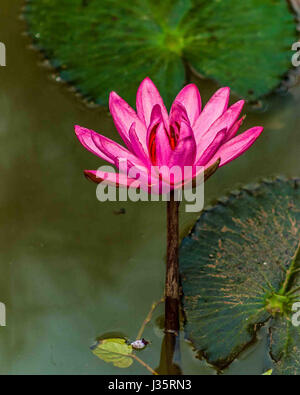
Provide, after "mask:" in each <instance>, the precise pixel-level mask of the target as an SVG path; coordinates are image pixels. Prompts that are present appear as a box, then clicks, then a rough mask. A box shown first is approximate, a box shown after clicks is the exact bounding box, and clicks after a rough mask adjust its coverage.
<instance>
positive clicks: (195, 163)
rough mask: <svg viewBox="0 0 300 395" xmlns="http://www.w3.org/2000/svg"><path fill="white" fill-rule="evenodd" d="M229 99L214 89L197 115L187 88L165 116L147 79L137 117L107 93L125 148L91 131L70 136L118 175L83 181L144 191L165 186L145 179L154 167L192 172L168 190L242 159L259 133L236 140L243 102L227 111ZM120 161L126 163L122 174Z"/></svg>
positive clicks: (157, 178) (92, 174)
mask: <svg viewBox="0 0 300 395" xmlns="http://www.w3.org/2000/svg"><path fill="white" fill-rule="evenodd" d="M229 95H230V89H229V88H228V87H225V88H221V89H219V90H218V91H217V92H216V93H215V94H214V95H213V96H212V97H211V99H210V100H209V101H208V103H207V104H206V105H205V106H204V108H203V110H201V97H200V94H199V91H198V88H197V87H196V85H194V84H190V85H187V86H185V87H184V88H183V89H182V90H181V91H180V92H179V94H178V95H177V97H176V99H175V101H174V103H173V104H172V107H171V110H170V113H168V112H167V109H166V107H165V105H164V103H163V100H162V98H161V96H160V94H159V92H158V90H157V88H156V87H155V85H154V84H153V82H152V81H151V80H150V79H149V78H146V79H145V80H144V81H143V82H142V83H141V85H140V87H139V89H138V92H137V99H136V111H135V110H134V109H133V108H132V107H130V106H129V105H128V104H127V103H126V102H125V101H124V100H123V99H122V98H121V97H120V96H118V94H117V93H115V92H111V94H110V98H109V109H110V112H111V114H112V117H113V120H114V123H115V126H116V128H117V130H118V132H119V134H120V136H121V137H122V139H123V141H124V143H125V145H126V148H125V147H124V146H122V145H120V144H118V143H116V142H114V141H112V140H110V139H109V138H107V137H105V136H103V135H101V134H98V133H96V132H94V131H93V130H89V129H85V128H83V127H80V126H75V131H76V135H77V137H78V139H79V141H80V142H81V144H82V145H83V146H84V147H85V148H86V149H88V150H89V151H91V152H92V153H93V154H95V155H97V156H99V157H100V158H102V159H104V160H105V161H107V162H109V163H111V164H113V165H115V166H116V167H117V168H118V169H119V173H115V172H102V171H101V170H85V175H86V176H87V177H88V178H90V179H91V180H93V181H95V182H98V183H100V182H102V181H105V182H106V183H107V184H112V185H116V186H124V187H129V186H136V187H138V183H136V179H137V177H138V178H139V180H142V181H141V183H142V185H141V187H143V188H145V189H147V188H150V187H153V185H160V183H161V182H165V180H164V179H163V177H164V174H163V172H160V171H158V172H156V173H154V175H153V173H150V169H151V168H153V166H156V168H160V167H167V168H172V167H173V166H179V167H180V168H182V169H183V168H184V167H191V168H192V172H191V173H190V175H189V177H188V178H189V179H186V178H185V179H184V180H183V181H182V182H178V180H177V181H176V180H175V181H174V180H173V181H172V183H171V184H172V185H171V188H173V189H175V188H177V187H179V186H181V185H182V183H184V182H187V181H190V179H193V178H195V177H196V176H197V172H198V170H197V169H198V168H199V167H202V169H204V170H205V172H206V173H207V176H209V175H210V174H211V173H212V172H214V171H215V170H216V168H217V167H221V166H224V165H226V164H227V163H229V162H231V161H232V160H234V159H236V158H237V157H239V156H240V155H242V154H243V153H244V152H245V151H246V150H248V149H249V148H250V147H251V145H252V144H253V143H254V142H255V140H256V139H257V138H258V137H259V135H260V134H261V133H262V131H263V128H262V127H260V126H257V127H253V128H251V129H249V130H247V131H245V132H244V133H242V134H239V135H236V134H237V132H238V130H239V128H240V126H241V124H242V122H243V119H244V117H242V118H240V114H241V111H242V108H243V105H244V101H243V100H240V101H238V102H236V103H235V104H233V105H232V106H230V107H229V108H228V102H229ZM123 160H126V162H127V167H126V170H125V171H123V170H122V168H121V164H122V161H123ZM133 167H134V168H135V169H138V175H137V177H135V176H132V175H130V172H129V170H130V169H131V168H133ZM128 169H129V170H128ZM202 171H203V170H202ZM206 173H205V174H206ZM162 179H163V180H162ZM158 191H161V188H160V187H158Z"/></svg>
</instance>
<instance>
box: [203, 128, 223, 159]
mask: <svg viewBox="0 0 300 395" xmlns="http://www.w3.org/2000/svg"><path fill="white" fill-rule="evenodd" d="M226 134H227V129H222V130H221V131H220V132H218V133H217V135H216V137H215V138H214V140H213V141H212V142H211V144H210V145H209V146H208V147H207V148H206V150H205V151H204V153H203V154H202V155H201V157H200V159H199V160H198V162H197V163H196V166H205V165H206V164H207V163H208V161H209V160H210V159H211V158H212V157H213V156H214V155H215V153H216V152H217V150H218V149H219V148H220V146H221V145H222V143H223V142H224V140H225V138H226Z"/></svg>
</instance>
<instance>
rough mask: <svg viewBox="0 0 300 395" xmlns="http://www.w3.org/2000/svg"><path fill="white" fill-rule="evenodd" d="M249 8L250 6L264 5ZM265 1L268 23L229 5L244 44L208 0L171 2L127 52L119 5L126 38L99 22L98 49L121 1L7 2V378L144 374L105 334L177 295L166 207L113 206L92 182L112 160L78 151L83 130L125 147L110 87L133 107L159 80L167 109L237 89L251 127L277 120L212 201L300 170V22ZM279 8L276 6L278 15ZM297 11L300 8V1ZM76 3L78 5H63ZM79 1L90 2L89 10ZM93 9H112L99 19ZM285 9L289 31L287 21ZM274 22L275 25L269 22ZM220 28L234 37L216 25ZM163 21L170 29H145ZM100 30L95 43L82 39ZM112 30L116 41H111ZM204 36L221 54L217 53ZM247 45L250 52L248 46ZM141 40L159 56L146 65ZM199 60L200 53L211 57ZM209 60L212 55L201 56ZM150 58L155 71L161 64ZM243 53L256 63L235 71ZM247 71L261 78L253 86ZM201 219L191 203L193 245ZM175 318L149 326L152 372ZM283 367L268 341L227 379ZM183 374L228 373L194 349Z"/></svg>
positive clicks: (2, 248) (2, 262) (0, 356)
mask: <svg viewBox="0 0 300 395" xmlns="http://www.w3.org/2000/svg"><path fill="white" fill-rule="evenodd" d="M51 3H52V4H51ZM71 3H72V4H73V5H75V6H76V7H77V8H76V7H75V9H73V8H72V7H71ZM79 3H80V4H79ZM96 3H98V4H96ZM139 3H140V4H139ZM143 3H144V1H141V2H138V1H134V2H133V3H132V5H131V9H130V10H128V17H129V16H130V15H131V13H132V12H133V11H134V12H136V13H137V15H140V14H139V12H140V11H139V9H138V6H139V7H142V6H143V5H144V4H143ZM211 3H213V2H211ZM221 3H222V4H223V3H226V2H223V1H222V2H221ZM227 3H228V2H227ZM245 3H247V7H248V8H247V10H248V11H249V10H250V9H251V10H252V9H253V7H254V6H255V5H256V4H257V1H254V2H251V1H249V4H248V0H247V2H245ZM252 3H253V4H252ZM263 3H264V2H261V3H260V4H263ZM265 3H266V6H265V8H266V10H265V9H264V7H262V8H261V9H259V10H257V9H256V12H258V14H259V15H258V16H257V17H256V19H255V20H254V19H251V17H249V14H247V13H246V14H242V15H243V18H242V19H241V17H239V14H232V13H231V12H230V9H228V5H229V4H227V14H226V15H227V20H228V21H230V20H231V19H237V20H241V21H242V20H244V19H247V20H248V21H249V25H250V28H251V29H250V31H249V32H247V31H246V30H245V32H244V35H243V34H241V31H242V30H241V29H242V26H244V24H242V22H241V25H240V26H237V28H236V30H233V27H231V28H230V29H231V30H230V31H228V29H227V27H226V26H228V25H227V24H226V23H225V21H224V24H223V25H222V24H219V23H218V19H216V20H215V21H211V19H210V18H211V10H210V8H207V10H206V9H205V2H204V1H198V2H197V1H196V2H195V4H193V5H192V6H191V9H186V8H185V7H186V4H185V2H182V1H181V2H178V4H179V5H178V9H176V10H175V11H174V12H173V13H172V15H173V16H172V18H171V17H170V16H169V14H168V12H169V11H170V6H169V4H168V1H166V5H168V6H169V7H165V8H166V9H165V8H164V7H162V10H161V14H159V15H158V16H157V14H155V17H154V19H153V21H154V22H155V23H156V21H157V20H161V21H164V23H163V24H162V27H160V26H159V25H157V26H156V25H155V23H154V22H153V21H151V18H150V22H149V15H148V14H145V15H142V16H143V18H142V16H141V15H140V19H141V20H144V21H145V23H146V25H147V26H146V27H145V26H144V27H142V28H140V27H139V26H140V23H141V20H140V19H138V18H137V19H136V20H135V23H134V25H133V27H129V30H130V29H131V32H132V31H134V32H137V36H136V37H134V39H132V42H131V43H130V44H128V45H129V47H128V51H127V52H126V50H125V49H126V48H127V47H126V45H127V41H126V40H127V39H126V37H127V36H125V39H124V40H123V42H124V45H125V49H124V50H121V49H120V48H121V47H120V42H117V43H116V41H119V40H120V34H121V33H122V32H123V33H124V34H127V35H128V34H129V33H130V32H128V31H123V30H122V29H123V24H124V25H126V23H125V22H126V19H125V22H122V24H121V25H120V26H121V27H120V29H119V25H118V24H117V23H116V22H118V20H119V19H118V18H120V17H119V14H114V13H113V12H112V14H111V15H110V18H111V19H109V16H107V18H108V21H107V20H105V23H104V27H105V24H107V26H108V27H110V26H112V24H115V30H114V32H115V33H116V31H118V35H117V37H116V38H114V37H113V36H112V35H109V34H107V35H105V36H101V34H102V33H101V32H102V30H101V29H104V27H101V29H100V30H99V32H98V34H99V37H96V38H97V40H96V38H95V34H94V32H93V30H91V29H93V28H94V27H93V26H95V24H96V23H98V24H99V20H98V21H97V20H91V19H90V18H91V17H90V13H91V14H93V15H94V18H99V15H102V14H103V15H106V13H107V11H108V10H107V9H105V8H103V7H104V6H105V5H107V1H106V2H103V3H102V5H101V6H100V5H99V4H100V3H99V2H98V1H96V0H90V1H88V0H87V1H86V2H84V1H82V2H79V1H74V2H70V1H69V2H66V1H60V2H57V1H53V2H51V1H47V2H46V1H33V0H32V1H30V2H28V3H27V8H25V9H24V5H25V4H24V1H22V0H15V1H13V2H12V1H10V0H2V1H1V6H0V20H1V28H0V41H1V42H3V43H5V45H6V49H7V54H6V56H7V59H6V61H7V66H6V67H0V141H1V155H0V169H1V175H2V188H1V191H0V205H1V206H0V207H1V210H0V216H1V227H0V234H1V237H0V254H1V259H0V273H1V275H0V301H1V302H3V303H5V304H6V307H7V326H6V327H0V348H1V353H0V373H1V374H42V373H44V374H118V373H124V374H144V373H146V371H145V370H144V368H143V367H142V366H140V365H138V364H136V363H134V364H133V365H132V366H131V367H130V368H128V369H127V370H124V371H120V369H118V368H115V367H113V366H112V365H110V364H105V363H104V362H103V361H101V360H99V359H97V358H96V357H95V356H94V355H93V354H92V353H91V351H90V350H89V347H90V346H91V345H92V344H93V343H94V341H95V339H96V338H97V337H98V336H101V335H103V334H105V333H107V332H115V333H119V334H123V335H124V336H127V337H128V338H130V339H134V338H135V336H136V334H137V332H138V330H139V327H140V325H141V323H142V321H143V320H144V318H145V317H146V315H147V313H148V310H149V308H150V306H151V303H152V302H153V301H155V300H159V299H160V298H161V296H162V294H163V287H164V259H165V238H166V232H165V228H166V226H165V222H166V219H165V204H164V203H163V202H157V203H156V202H155V203H146V202H137V203H132V202H120V203H119V202H115V203H112V202H107V203H100V202H98V201H97V199H96V186H95V185H94V184H92V183H90V182H88V181H87V180H86V179H85V178H84V176H83V170H84V169H97V168H98V167H99V166H100V165H101V164H103V162H102V161H101V160H100V159H99V158H97V157H96V156H93V155H92V154H90V153H89V152H87V151H86V150H84V149H83V147H82V146H80V144H79V143H78V141H77V140H76V138H75V135H74V131H73V126H74V125H75V124H79V125H82V126H85V127H88V128H91V129H94V130H96V131H98V132H101V133H103V134H105V135H106V136H108V137H110V138H112V139H114V140H117V141H120V140H118V139H119V136H118V134H117V132H116V130H115V128H114V125H113V122H112V118H111V116H110V115H109V113H108V109H107V107H106V102H105V100H107V98H108V94H109V90H112V89H115V90H117V91H119V90H118V86H116V85H119V87H120V91H119V93H121V94H122V95H123V97H124V98H125V99H128V100H129V101H132V100H133V98H132V95H133V93H132V92H135V91H136V89H137V87H138V82H139V81H140V80H141V79H142V78H144V77H146V74H148V73H150V74H151V75H149V76H150V77H151V78H152V79H153V81H154V82H155V83H156V84H157V86H158V88H159V89H161V91H162V94H163V95H165V96H166V100H167V101H169V100H170V98H171V97H175V95H176V92H177V91H178V88H180V86H182V85H183V84H184V82H185V81H193V82H195V83H196V84H197V85H198V87H199V89H200V92H201V96H202V100H203V102H204V103H205V102H206V101H207V100H208V99H209V97H210V96H211V95H212V94H213V92H214V91H215V90H216V89H217V88H218V87H219V86H220V85H221V84H228V85H230V86H233V87H234V89H233V94H232V96H231V100H232V101H236V100H237V99H238V98H239V97H241V96H242V97H246V99H247V100H248V104H247V105H246V107H245V110H244V111H245V113H247V118H246V120H245V123H244V124H243V130H246V129H247V128H249V127H250V126H253V125H263V126H264V127H265V131H264V133H263V135H262V136H261V137H260V139H259V141H258V143H257V144H255V145H254V146H253V147H252V148H251V150H250V151H249V152H247V153H246V154H245V155H243V156H242V157H241V158H240V159H239V160H237V161H234V162H232V163H231V164H230V165H228V166H226V167H225V168H222V169H221V170H220V171H218V172H217V173H216V174H215V175H214V177H212V178H211V179H210V180H209V181H208V182H207V184H206V194H205V196H206V198H205V200H206V204H209V203H211V202H212V201H213V200H214V199H216V198H218V197H220V196H222V195H224V194H226V193H227V192H228V191H229V190H232V189H235V188H237V187H239V186H241V185H244V184H247V183H249V182H253V181H256V180H259V179H261V178H263V177H270V176H272V175H277V174H284V175H286V176H299V175H300V162H299V155H300V133H299V120H300V114H299V104H300V84H299V77H298V74H297V69H295V68H294V67H293V66H292V64H291V58H292V55H293V51H291V46H292V44H293V43H294V42H295V41H297V21H296V18H297V15H296V13H295V12H294V11H292V8H291V6H290V4H288V3H287V2H286V1H284V0H281V1H273V2H270V1H266V2H265ZM270 3H273V6H274V7H275V8H274V13H273V14H272V13H271V14H270V12H269V11H270V8H268V7H269V5H270ZM103 4H104V5H103ZM293 4H294V6H295V7H296V6H297V2H295V1H294V2H293ZM112 5H113V7H112V10H113V11H114V10H115V9H117V10H118V2H117V1H115V0H113V1H112ZM277 5H278V7H279V8H276V7H277ZM67 6H70V7H71V8H69V9H66V8H64V7H67ZM79 6H80V7H81V6H82V7H84V8H87V9H88V8H89V7H92V9H91V11H89V12H87V13H85V12H83V11H82V10H81V9H79V8H78V7H79ZM201 6H202V7H204V10H205V13H204V14H203V15H202V14H201V13H200V10H201ZM60 7H61V8H60ZM93 7H95V9H96V8H97V9H98V8H99V9H100V11H101V12H100V11H99V15H98V14H97V13H95V11H94V10H93ZM180 7H181V8H180ZM215 7H217V4H215ZM299 7H300V6H299ZM195 9H196V10H198V11H199V13H200V14H199V20H200V21H201V18H203V20H206V21H207V28H205V26H204V27H202V28H201V31H200V32H198V31H197V21H199V20H191V22H190V23H187V22H186V21H189V20H190V19H189V18H191V17H190V16H189V15H190V14H189V12H192V13H195ZM282 10H284V13H283V12H282ZM92 11H93V13H92ZM150 11H151V10H150ZM150 11H149V12H150ZM244 11H245V10H244ZM244 11H243V10H240V9H239V10H236V12H237V13H238V12H244ZM248 11H247V12H248ZM67 12H68V13H69V14H68V13H67ZM72 12H74V14H72ZM114 12H115V11H114ZM224 12H225V8H224V9H223V8H222V9H220V10H219V11H217V12H216V17H218V18H221V17H222V16H223V15H224ZM249 12H250V11H249ZM79 15H80V17H79ZM166 15H167V16H166ZM178 15H179V16H180V17H179V16H178ZM278 15H281V22H282V25H280V26H279V27H278V26H277V25H278V24H277V22H278V21H277V19H276V18H277V16H278ZM68 16H70V18H68ZM126 17H127V16H126ZM271 17H273V18H274V20H272V18H271ZM80 18H83V20H84V21H85V23H86V24H85V25H84V26H82V24H83V20H82V19H80ZM157 18H158V19H157ZM205 18H206V19H205ZM69 19H70V20H71V22H70V21H69ZM223 19H224V18H223ZM55 20H56V21H57V29H55V23H54V22H53V21H55ZM261 20H263V21H266V22H265V23H266V26H267V29H265V30H264V24H262V25H261V24H260V23H261ZM208 21H209V23H208ZM251 21H253V25H251V24H252V22H251ZM255 21H256V22H255ZM254 22H255V23H257V25H255V24H254ZM76 23H77V24H78V26H79V25H80V27H79V28H78V34H77V35H76V34H75V33H74V32H75V31H77V30H76V29H75V30H74V31H72V29H73V28H74V26H73V24H74V25H76ZM272 23H273V24H272ZM216 26H217V27H218V26H220V27H221V28H220V30H218V29H217V28H215V29H216V30H214V27H216ZM257 26H259V27H260V29H258V28H257ZM275 26H277V27H276V28H275ZM150 28H151V29H153V31H155V32H156V35H155V34H153V35H150V36H147V34H150V33H149V31H150V30H149V29H150ZM243 28H244V27H243ZM118 29H119V30H118ZM138 29H140V30H138ZM28 32H30V34H28ZM254 32H255V34H256V39H255V40H253V41H252V43H251V46H250V47H251V48H254V47H255V46H256V49H255V51H254V49H253V52H251V53H250V52H249V50H248V49H247V48H248V45H250V43H249V42H248V41H249V40H248V38H251V37H252V36H253V34H254ZM52 35H53V36H52ZM143 35H146V37H147V39H146V40H145V39H144V36H143ZM87 36H90V37H91V39H92V41H84V42H82V41H81V40H83V39H84V38H85V37H87ZM60 37H61V40H59V39H58V38H60ZM101 37H102V38H103V40H104V42H103V43H102V42H101V43H99V40H101ZM130 37H132V36H130ZM260 37H262V41H260ZM278 37H281V39H279V38H278ZM223 38H224V40H223ZM275 38H278V40H277V41H276V40H275ZM105 40H106V41H105ZM157 40H158V41H157ZM205 40H206V41H207V42H208V43H209V42H210V43H215V45H216V46H215V47H214V48H211V47H210V45H207V46H205V45H204V44H202V41H205ZM243 41H244V50H245V51H246V54H247V56H246V55H245V52H243V51H241V46H242V44H241V42H243ZM246 41H247V42H246ZM157 42H158V43H160V47H159V48H158V46H157ZM219 42H220V44H219ZM222 42H223V43H224V47H222V45H221V43H222ZM262 42H264V43H265V50H264V47H263V46H262ZM33 43H34V45H33ZM268 43H270V45H269V44H268ZM98 44H99V46H98ZM225 44H226V45H225ZM141 46H142V48H145V53H147V56H146V55H145V59H144V60H145V62H146V63H145V64H144V63H143V62H142V60H143V56H144V52H143V51H142V50H141ZM37 47H38V48H39V49H42V50H43V51H42V52H41V51H37ZM250 47H249V48H250ZM67 48H69V52H68V50H67ZM105 48H106V51H105ZM153 48H154V49H153ZM164 48H167V52H166V54H165V52H164ZM101 51H102V52H101ZM122 51H124V53H126V56H129V55H130V54H131V56H132V53H134V54H135V58H134V59H132V58H131V57H130V62H129V60H128V59H127V58H125V61H126V62H127V63H126V67H125V66H124V65H123V62H124V57H123V52H122ZM131 51H132V52H131ZM80 53H82V54H83V55H82V57H80ZM194 53H198V55H197V59H196V58H195V56H194ZM112 54H115V58H114V57H113V55H112ZM218 54H219V55H221V56H220V57H219V58H218V56H219V55H218ZM225 55H226V56H225ZM45 56H46V57H48V60H46V58H45ZM60 56H61V57H60ZM93 56H94V63H93ZM198 58H199V59H198ZM201 58H203V59H204V58H205V59H208V60H209V61H208V60H207V61H203V62H202V60H201ZM217 58H218V59H217ZM228 58H230V59H229V60H228ZM109 59H111V62H110V61H109ZM120 59H121V60H120ZM151 59H153V62H152V63H155V67H154V68H152V67H150V65H149V64H150V63H151ZM161 59H165V60H166V63H165V64H166V66H163V70H161V69H160V68H159V67H158V64H160V65H161V64H162V60H161ZM234 59H240V61H241V62H242V63H241V64H237V65H236V66H234V63H235V62H234ZM154 60H155V61H154ZM114 62H115V63H114ZM135 62H136V63H137V69H135ZM121 63H122V64H121ZM174 64H175V65H176V67H175V66H174ZM246 65H248V66H246ZM53 66H55V67H56V68H55V69H54V68H53ZM114 66H115V68H114ZM152 66H153V65H152ZM124 67H125V68H124ZM245 68H246V69H247V70H248V72H247V70H245ZM109 69H110V70H111V75H109V72H108V70H109ZM125 69H126V70H129V71H124V70H125ZM219 69H220V71H218V70H219ZM96 71H97V73H98V76H97V78H96ZM246 72H247V73H248V76H249V81H245V79H247V75H245V73H246ZM124 73H125V74H124ZM142 74H144V75H142ZM116 75H118V79H116V78H117V77H116ZM255 76H256V77H257V81H256V80H255ZM84 81H86V82H84ZM110 85H111V89H110V88H109V87H110ZM127 90H128V97H127V93H126V92H127ZM105 98H106V99H105ZM100 104H101V105H100ZM198 216H199V214H197V213H196V214H193V213H185V212H184V210H182V212H181V213H180V221H181V234H182V236H183V235H185V234H186V233H187V231H188V230H189V229H190V227H191V226H192V225H193V223H194V222H195V220H196V218H197V217H198ZM162 312H163V311H162V309H158V311H157V312H156V313H155V317H154V320H153V322H152V323H151V324H150V325H149V326H148V328H147V330H146V333H145V337H146V338H147V339H149V340H151V342H152V345H151V347H148V348H147V350H145V351H144V353H143V359H144V360H145V361H146V362H147V363H148V364H149V365H150V366H152V367H153V368H155V367H157V366H158V365H159V361H160V355H161V343H162V337H163V332H162V330H161V329H160V325H159V322H160V319H159V318H160V316H161V314H162ZM269 367H270V360H269V357H268V354H267V352H266V338H265V336H264V332H262V333H261V335H260V338H259V339H258V341H257V342H256V343H255V344H254V345H253V346H252V347H251V348H250V349H248V350H247V351H246V352H245V353H243V354H242V355H241V357H240V358H239V359H238V360H236V361H235V362H234V363H233V364H232V365H231V366H230V368H229V369H227V370H226V371H225V374H236V373H240V374H242V373H243V374H261V373H262V372H264V371H265V370H267V369H268V368H269ZM181 369H182V371H183V373H185V374H216V372H215V371H214V370H213V369H212V368H210V367H208V366H207V365H206V364H205V362H204V361H199V360H198V359H196V358H195V356H194V354H193V350H192V348H191V346H190V345H189V344H188V343H186V342H184V341H183V340H182V360H181Z"/></svg>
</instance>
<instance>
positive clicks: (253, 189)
mask: <svg viewBox="0 0 300 395" xmlns="http://www.w3.org/2000/svg"><path fill="white" fill-rule="evenodd" d="M275 182H291V183H294V189H297V188H300V177H298V176H294V177H287V176H285V175H277V176H270V177H264V178H261V179H258V180H257V181H255V182H253V183H248V184H246V185H244V186H238V187H237V188H236V189H234V190H231V191H228V192H227V193H226V194H224V195H223V196H222V197H220V198H218V199H213V200H212V201H211V203H210V204H208V205H207V206H206V207H205V208H204V209H203V210H202V212H201V214H200V215H199V216H198V217H197V219H196V221H195V224H194V225H193V226H192V227H191V228H190V230H189V231H188V232H187V233H186V234H185V235H183V236H182V237H181V241H182V240H183V239H184V238H186V237H190V236H192V234H193V233H194V231H195V229H196V226H197V223H198V221H199V219H200V218H201V216H202V215H204V214H205V213H209V212H212V211H213V210H214V209H215V207H216V206H217V205H223V206H227V205H228V203H229V200H230V198H236V197H239V196H240V195H241V194H242V193H243V192H246V193H248V194H250V195H251V196H255V194H256V193H257V192H258V191H259V188H260V186H261V185H262V184H265V185H268V184H273V183H275ZM180 282H181V279H180ZM180 298H181V314H182V324H183V328H184V327H185V324H186V322H187V318H186V314H185V311H184V309H183V298H184V294H183V290H182V286H180ZM271 320H272V316H269V317H268V318H267V319H266V320H264V321H262V322H259V323H257V324H255V325H250V326H249V328H248V330H249V331H250V333H251V335H252V338H251V340H250V341H249V342H248V343H247V344H245V345H244V346H243V347H240V348H239V349H238V350H236V351H234V352H233V353H232V354H231V355H230V356H229V357H228V358H226V359H222V360H221V359H220V360H219V361H218V362H217V363H214V364H212V363H210V362H209V358H208V356H207V354H206V352H205V350H200V351H199V350H197V349H196V347H195V346H194V345H193V339H192V338H191V337H189V336H188V335H187V334H186V333H185V332H184V336H185V341H186V342H188V343H189V344H190V346H191V348H192V350H193V352H194V353H195V357H196V358H198V359H200V360H203V359H204V360H205V361H206V363H207V364H208V365H209V366H211V367H212V368H214V369H215V370H216V371H217V372H218V373H222V371H223V370H224V369H226V368H228V367H229V366H230V365H231V363H232V362H234V360H236V359H237V358H238V357H239V356H240V355H241V354H242V353H243V352H244V351H246V350H247V349H248V348H249V347H251V346H252V345H254V344H255V343H256V341H257V334H258V332H259V330H260V329H261V328H262V327H263V326H265V325H266V324H267V323H268V322H270V321H271ZM268 333H269V334H268V336H269V346H268V354H269V356H270V358H271V360H272V362H273V363H274V366H273V371H274V367H275V366H276V363H277V362H278V361H277V360H276V359H275V358H274V357H273V355H272V352H271V347H270V345H271V344H270V336H271V330H270V328H269V331H268Z"/></svg>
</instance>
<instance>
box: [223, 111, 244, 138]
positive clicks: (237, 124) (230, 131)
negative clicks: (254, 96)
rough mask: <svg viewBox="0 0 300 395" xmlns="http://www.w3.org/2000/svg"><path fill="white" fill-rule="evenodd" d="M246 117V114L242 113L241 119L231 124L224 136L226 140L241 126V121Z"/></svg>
mask: <svg viewBox="0 0 300 395" xmlns="http://www.w3.org/2000/svg"><path fill="white" fill-rule="evenodd" d="M245 118H246V115H244V116H243V117H242V118H241V119H239V120H238V121H236V123H235V124H234V125H233V126H232V128H231V129H230V130H229V132H228V133H227V136H226V141H229V140H231V139H232V138H233V137H234V136H235V135H236V134H237V132H238V130H239V128H240V127H241V126H242V123H243V122H244V119H245Z"/></svg>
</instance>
